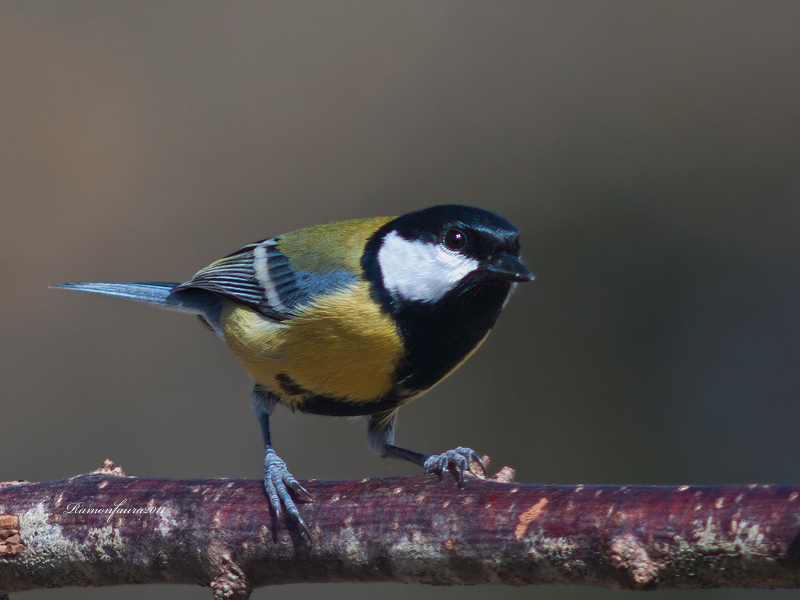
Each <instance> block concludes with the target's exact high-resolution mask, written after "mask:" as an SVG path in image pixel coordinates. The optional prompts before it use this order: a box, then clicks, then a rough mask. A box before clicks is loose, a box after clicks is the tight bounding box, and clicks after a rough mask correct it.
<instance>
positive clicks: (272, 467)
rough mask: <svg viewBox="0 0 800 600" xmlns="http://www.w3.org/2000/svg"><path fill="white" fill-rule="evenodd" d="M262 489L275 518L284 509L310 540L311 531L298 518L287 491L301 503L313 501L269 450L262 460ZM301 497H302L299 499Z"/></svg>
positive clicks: (279, 459) (277, 457) (298, 515)
mask: <svg viewBox="0 0 800 600" xmlns="http://www.w3.org/2000/svg"><path fill="white" fill-rule="evenodd" d="M264 489H265V490H266V492H267V497H268V498H269V503H270V505H271V506H272V510H274V511H275V517H276V518H280V516H281V510H282V508H285V509H286V513H287V514H288V515H289V518H290V519H291V520H292V521H293V522H294V523H295V525H297V527H298V528H299V529H300V531H301V532H302V533H303V534H304V535H305V536H306V538H307V539H309V540H310V539H311V530H310V529H309V528H308V525H306V522H305V521H303V518H302V517H301V516H300V511H299V510H297V505H296V504H295V503H294V500H293V499H292V496H291V494H290V493H289V490H291V491H292V492H294V494H295V495H296V496H298V499H300V500H301V501H303V502H313V501H314V499H313V497H312V496H311V494H309V493H308V490H306V489H305V488H304V487H303V486H302V485H300V483H299V482H298V481H297V480H296V479H295V478H294V477H293V476H292V474H291V473H289V471H288V469H287V468H286V463H285V462H283V459H281V458H280V457H279V456H278V455H277V454H275V451H274V450H272V449H271V448H270V449H268V450H267V454H266V457H265V458H264ZM301 496H304V497H302V498H300V497H301Z"/></svg>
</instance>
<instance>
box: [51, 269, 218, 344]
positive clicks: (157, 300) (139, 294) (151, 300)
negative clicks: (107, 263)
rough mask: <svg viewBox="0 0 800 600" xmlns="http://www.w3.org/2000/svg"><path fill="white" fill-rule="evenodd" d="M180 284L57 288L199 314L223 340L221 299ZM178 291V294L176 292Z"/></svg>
mask: <svg viewBox="0 0 800 600" xmlns="http://www.w3.org/2000/svg"><path fill="white" fill-rule="evenodd" d="M179 285H180V284H179V283H159V282H153V283H105V282H97V283H64V284H62V285H54V286H53V287H55V288H61V289H65V290H78V291H79V292H89V293H91V294H102V295H104V296H114V297H116V298H127V299H128V300H135V301H137V302H144V303H146V304H152V305H154V306H159V307H161V308H167V309H169V310H177V311H180V312H187V313H192V314H195V315H199V316H200V319H201V320H202V321H203V322H204V323H205V324H206V325H208V326H209V327H211V329H213V330H214V331H215V332H216V333H217V335H219V336H220V337H222V325H221V324H220V316H221V314H222V297H221V296H219V295H217V294H214V293H212V292H208V291H206V290H196V289H181V290H175V288H176V287H178V286H179ZM173 290H175V291H173Z"/></svg>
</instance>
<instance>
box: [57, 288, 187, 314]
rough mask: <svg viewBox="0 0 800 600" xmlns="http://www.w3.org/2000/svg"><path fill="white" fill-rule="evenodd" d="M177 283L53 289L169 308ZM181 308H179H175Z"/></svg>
mask: <svg viewBox="0 0 800 600" xmlns="http://www.w3.org/2000/svg"><path fill="white" fill-rule="evenodd" d="M177 285H179V284H177V283H64V284H62V285H56V286H53V287H56V288H62V289H67V290H78V291H80V292H90V293H92V294H103V295H104V296H116V297H117V298H127V299H128V300H136V301H137V302H146V303H147V304H155V305H157V306H165V307H166V306H168V305H171V304H172V303H171V302H169V301H168V298H169V295H170V292H171V291H172V289H173V288H174V287H176V286H177ZM175 308H179V307H177V306H176V307H175Z"/></svg>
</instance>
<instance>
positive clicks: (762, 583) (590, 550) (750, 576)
mask: <svg viewBox="0 0 800 600" xmlns="http://www.w3.org/2000/svg"><path fill="white" fill-rule="evenodd" d="M303 485H305V486H306V487H307V489H308V490H309V491H310V492H311V493H312V494H313V495H314V498H315V502H313V503H311V504H305V505H302V506H301V512H302V514H303V518H304V519H305V520H306V522H307V523H308V524H309V526H310V527H311V529H312V532H313V535H314V540H313V543H312V544H307V543H304V542H303V541H302V540H301V539H300V538H298V537H297V536H296V532H291V531H289V530H287V528H286V526H285V524H284V523H283V522H281V523H280V524H279V525H278V526H276V525H275V523H274V522H273V519H272V518H271V517H270V515H269V512H268V508H267V502H266V500H265V497H264V492H263V488H262V485H261V482H259V481H249V480H221V479H216V480H194V481H192V480H190V481H171V480H153V479H137V478H128V477H124V476H119V475H118V474H117V475H113V474H110V473H108V472H103V473H94V474H90V475H83V476H79V477H75V478H72V479H68V480H62V481H54V482H48V483H37V484H28V483H23V484H18V485H11V486H7V487H0V593H8V592H13V591H18V590H27V589H35V588H42V587H62V586H71V585H78V586H89V585H91V586H96V585H114V584H123V583H126V584H129V583H192V584H200V585H206V586H211V587H212V588H213V589H214V594H215V597H216V598H237V597H241V598H245V597H247V595H248V594H249V592H250V590H252V588H254V587H259V586H264V585H270V584H276V583H292V582H330V581H404V582H421V583H433V584H440V585H459V584H492V583H503V584H513V585H525V584H541V583H550V584H552V583H561V584H582V585H598V586H606V587H626V588H636V589H654V588H666V587H672V588H698V587H800V486H768V485H759V486H722V487H694V486H692V487H690V486H681V487H637V486H622V487H619V486H588V485H587V486H582V485H581V486H543V485H520V484H508V483H497V482H492V481H477V480H470V481H468V482H467V484H466V485H465V487H464V489H459V488H458V486H457V485H456V484H455V483H454V482H453V481H452V479H450V478H447V479H445V480H444V481H442V482H440V481H439V480H438V479H436V478H435V477H414V478H404V479H382V480H363V481H309V482H303ZM115 506H116V507H117V508H116V509H115ZM91 509H102V510H105V511H107V512H87V510H91ZM127 509H132V510H136V509H138V510H139V514H135V513H127V512H125V510H127ZM109 513H111V514H109Z"/></svg>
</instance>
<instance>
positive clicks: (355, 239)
mask: <svg viewBox="0 0 800 600" xmlns="http://www.w3.org/2000/svg"><path fill="white" fill-rule="evenodd" d="M532 279H533V274H532V273H531V271H530V270H529V269H528V268H527V267H526V266H525V265H524V264H523V262H522V260H521V258H520V241H519V230H518V229H517V228H516V227H515V226H514V225H512V224H511V223H509V222H508V221H507V220H506V219H504V218H503V217H500V216H499V215H497V214H495V213H493V212H490V211H488V210H484V209H480V208H474V207H469V206H462V205H456V204H448V205H439V206H433V207H429V208H425V209H422V210H418V211H415V212H410V213H407V214H404V215H402V216H399V217H376V218H365V219H356V220H347V221H337V222H333V223H326V224H320V225H314V226H311V227H307V228H303V229H298V230H295V231H293V232H291V233H287V234H284V235H280V236H278V237H272V238H268V239H263V240H260V241H258V242H254V243H252V244H248V245H246V246H244V247H242V248H240V249H239V250H237V251H235V252H233V253H232V254H229V255H227V256H225V257H224V258H221V259H219V260H217V261H215V262H213V263H211V264H210V265H208V266H207V267H205V268H203V269H201V270H200V271H198V272H197V273H196V274H195V275H194V277H192V278H191V279H189V280H188V281H186V282H184V283H161V282H142V283H101V282H98V283H65V284H62V285H59V286H54V287H58V288H65V289H70V290H78V291H83V292H90V293H94V294H103V295H108V296H116V297H120V298H127V299H130V300H135V301H139V302H144V303H147V304H151V305H156V306H158V307H161V308H166V309H172V310H176V311H181V312H187V313H193V314H195V315H198V316H199V318H200V319H201V321H202V322H203V323H204V324H205V325H206V326H208V327H209V328H210V329H212V330H213V331H214V332H215V333H216V334H217V335H218V336H219V337H220V338H222V339H223V340H224V341H225V342H226V343H227V345H228V347H229V348H230V350H231V351H232V352H233V354H234V356H235V357H236V358H237V359H238V361H239V362H240V363H241V364H242V366H243V367H244V368H245V369H246V370H247V371H248V372H249V373H250V375H251V376H252V377H253V378H254V379H255V386H254V388H253V392H252V406H253V410H254V412H255V413H256V416H257V417H258V419H259V421H260V423H261V430H262V434H263V440H264V449H265V457H264V489H265V492H266V496H267V498H268V500H269V504H270V506H271V510H272V512H273V514H274V516H275V518H276V519H278V518H280V517H281V514H282V511H283V510H285V511H286V514H287V516H288V517H287V519H288V523H289V525H290V526H292V527H295V528H298V529H299V531H300V533H301V535H304V536H306V537H307V538H308V539H309V540H310V539H311V531H310V529H309V528H308V525H307V524H306V523H305V521H304V520H303V518H302V516H301V514H300V511H299V510H298V507H297V504H296V502H295V498H296V499H297V502H310V501H313V498H312V496H311V494H310V493H309V492H308V491H307V490H306V489H305V488H304V487H303V486H302V485H300V483H299V482H298V481H297V480H296V479H295V478H294V477H293V476H292V475H291V473H290V472H289V470H288V469H287V466H286V463H285V462H284V461H283V460H282V459H281V458H280V457H279V456H278V455H277V454H276V453H275V450H274V448H273V445H272V440H271V437H270V415H271V414H272V411H273V409H274V408H275V406H276V405H278V404H283V405H286V406H288V407H289V408H291V409H293V410H297V411H300V412H304V413H311V414H319V415H331V416H348V417H354V416H364V417H366V418H367V419H368V425H367V437H368V443H369V446H370V447H371V448H372V449H373V450H374V451H376V452H377V453H378V454H379V455H381V456H383V457H391V458H398V459H403V460H406V461H410V462H412V463H415V464H417V465H419V466H421V467H422V469H423V472H424V473H425V474H435V475H438V476H439V477H440V478H441V477H442V476H443V475H444V473H445V472H446V471H448V470H449V471H452V472H453V473H454V475H455V477H456V479H457V481H458V482H459V484H461V485H463V483H464V478H465V472H466V470H467V468H468V466H469V463H471V462H475V463H477V464H478V465H479V467H480V468H481V469H482V470H483V469H484V465H483V462H482V461H481V458H480V456H479V455H478V454H477V452H475V451H474V450H472V449H471V448H465V447H457V448H454V449H452V450H448V451H446V452H443V453H440V454H425V453H422V452H417V451H414V450H409V449H407V448H403V447H400V446H397V445H395V443H394V438H395V425H396V422H397V412H398V409H399V408H400V407H401V406H402V405H404V404H406V403H407V402H409V401H411V400H413V399H415V398H417V397H419V396H420V395H422V394H423V393H425V392H426V391H428V390H430V389H431V388H432V387H433V386H434V385H436V384H437V383H438V382H440V381H441V380H442V379H444V378H445V377H446V376H448V375H449V374H450V373H451V372H452V371H453V370H454V369H456V368H457V367H458V366H459V365H461V364H462V363H463V362H464V361H465V360H466V359H467V358H468V357H469V356H470V355H471V354H472V353H473V352H474V351H475V350H476V349H477V348H478V346H480V345H481V343H482V342H483V341H484V340H485V339H486V337H487V335H488V334H489V332H490V331H491V330H492V329H493V327H494V325H495V322H496V320H497V318H498V316H499V314H500V312H501V311H502V309H503V308H504V307H505V305H506V303H507V302H508V299H509V296H510V294H511V292H512V291H513V290H514V288H515V287H516V285H517V284H518V283H520V282H525V281H530V280H532Z"/></svg>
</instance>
